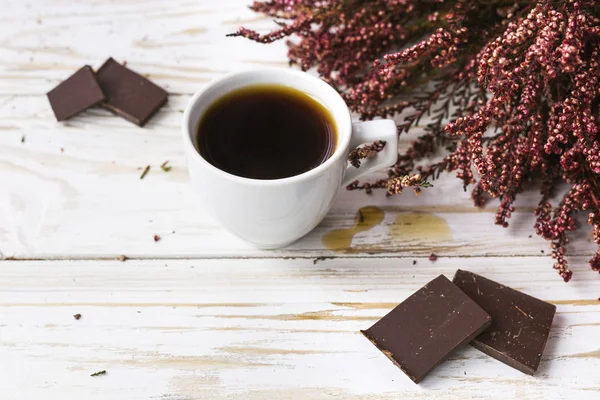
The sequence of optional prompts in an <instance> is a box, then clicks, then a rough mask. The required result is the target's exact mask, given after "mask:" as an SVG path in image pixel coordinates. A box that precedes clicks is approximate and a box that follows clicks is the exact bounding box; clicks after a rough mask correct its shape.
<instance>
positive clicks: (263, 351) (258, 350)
mask: <svg viewBox="0 0 600 400" xmlns="http://www.w3.org/2000/svg"><path fill="white" fill-rule="evenodd" d="M216 350H219V351H223V352H226V353H232V354H243V355H247V356H248V355H256V356H285V355H306V354H337V353H339V352H338V351H327V350H322V351H321V350H294V349H274V348H267V347H235V346H223V347H217V348H216Z"/></svg>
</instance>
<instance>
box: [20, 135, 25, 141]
mask: <svg viewBox="0 0 600 400" xmlns="http://www.w3.org/2000/svg"><path fill="white" fill-rule="evenodd" d="M21 143H25V135H23V136H21Z"/></svg>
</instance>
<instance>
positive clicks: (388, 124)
mask: <svg viewBox="0 0 600 400" xmlns="http://www.w3.org/2000/svg"><path fill="white" fill-rule="evenodd" d="M376 140H384V141H385V142H386V145H385V147H384V149H383V150H382V151H380V152H379V153H378V154H377V155H376V156H375V157H372V158H367V159H364V160H362V162H361V164H360V168H354V167H353V166H352V165H349V166H348V167H347V168H346V176H345V177H344V183H343V185H344V186H347V185H349V184H350V183H352V182H354V181H355V180H356V179H358V178H359V177H361V176H363V175H365V174H368V173H369V172H373V171H375V170H378V169H382V168H387V167H391V166H392V165H394V164H395V163H396V161H397V160H398V131H397V128H396V123H395V122H394V121H392V120H391V119H381V120H377V121H367V122H356V123H353V124H352V137H351V138H350V151H352V150H354V149H355V148H356V147H358V146H359V145H361V144H364V143H370V142H374V141H376Z"/></svg>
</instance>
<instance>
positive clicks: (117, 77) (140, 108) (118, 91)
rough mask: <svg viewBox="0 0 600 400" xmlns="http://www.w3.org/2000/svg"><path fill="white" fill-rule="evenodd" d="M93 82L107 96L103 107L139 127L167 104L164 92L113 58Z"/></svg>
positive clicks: (101, 68)
mask: <svg viewBox="0 0 600 400" xmlns="http://www.w3.org/2000/svg"><path fill="white" fill-rule="evenodd" d="M96 79H97V80H98V83H99V85H100V87H101V88H102V91H103V92H104V94H105V95H106V101H105V102H104V103H102V106H103V107H104V108H106V109H108V110H110V111H112V112H114V113H115V114H117V115H119V116H121V117H123V118H125V119H126V120H128V121H130V122H133V123H134V124H136V125H139V126H144V124H145V123H146V122H147V121H148V120H149V119H150V117H152V116H153V115H154V114H155V113H156V112H157V111H158V110H159V109H160V108H161V107H162V106H163V105H164V104H165V103H166V102H167V97H168V94H167V92H166V91H165V90H164V89H162V88H160V87H158V86H157V85H155V84H154V83H152V82H150V81H149V80H148V79H147V78H144V77H143V76H141V75H139V74H138V73H136V72H134V71H132V70H130V69H129V68H127V67H125V66H123V65H121V64H119V63H118V62H116V61H115V60H113V59H112V58H109V59H108V60H107V61H106V62H105V63H104V64H103V65H102V67H100V69H99V70H98V72H97V73H96Z"/></svg>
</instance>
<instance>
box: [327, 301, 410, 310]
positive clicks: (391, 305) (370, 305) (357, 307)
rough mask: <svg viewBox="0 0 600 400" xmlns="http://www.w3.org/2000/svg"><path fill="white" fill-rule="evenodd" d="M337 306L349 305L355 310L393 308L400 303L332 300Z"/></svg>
mask: <svg viewBox="0 0 600 400" xmlns="http://www.w3.org/2000/svg"><path fill="white" fill-rule="evenodd" d="M331 304H332V305H334V306H337V307H348V308H352V309H354V310H388V309H389V310H391V309H392V308H394V307H396V306H397V305H398V304H400V303H344V302H338V301H335V302H332V303H331Z"/></svg>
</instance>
